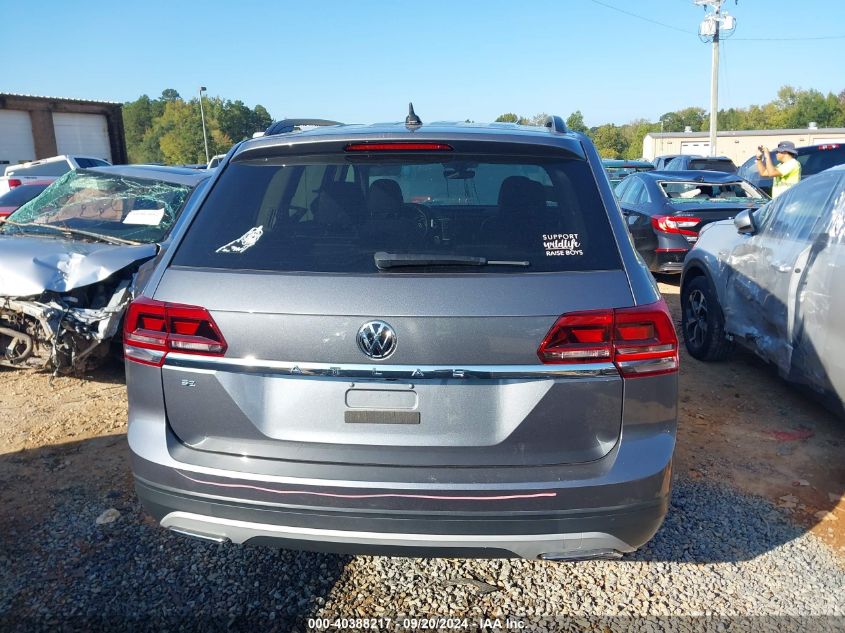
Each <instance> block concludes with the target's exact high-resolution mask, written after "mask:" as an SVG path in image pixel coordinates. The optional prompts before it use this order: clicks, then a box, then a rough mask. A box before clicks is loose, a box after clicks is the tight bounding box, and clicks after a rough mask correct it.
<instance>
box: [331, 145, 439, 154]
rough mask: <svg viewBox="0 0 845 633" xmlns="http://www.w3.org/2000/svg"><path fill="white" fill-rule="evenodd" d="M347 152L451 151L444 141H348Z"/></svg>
mask: <svg viewBox="0 0 845 633" xmlns="http://www.w3.org/2000/svg"><path fill="white" fill-rule="evenodd" d="M344 149H345V150H346V151H347V152H451V151H452V146H451V145H446V143H350V144H349V145H347V146H346V147H345V148H344Z"/></svg>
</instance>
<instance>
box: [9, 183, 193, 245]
mask: <svg viewBox="0 0 845 633" xmlns="http://www.w3.org/2000/svg"><path fill="white" fill-rule="evenodd" d="M190 192H191V187H188V186H185V185H177V184H172V183H167V182H161V181H156V180H146V179H140V178H129V177H126V176H118V175H113V174H104V173H98V172H94V171H87V170H84V169H83V170H77V171H71V172H68V173H67V174H65V175H64V176H62V177H61V178H59V179H58V180H56V181H55V182H54V183H53V184H52V185H50V186H49V187H48V188H47V189H46V190H45V191H44V192H43V193H42V194H41V195H40V196H38V197H37V198H35V199H34V200H31V201H30V202H28V203H26V204H25V205H23V206H22V207H21V208H20V209H18V210H17V211H15V212H14V213H13V214H12V215H11V216H9V218H8V223H6V224H4V225H3V226H2V229H0V230H2V232H3V233H6V234H18V233H27V234H38V235H48V234H55V233H56V229H64V230H67V231H69V232H75V233H77V234H79V235H82V236H85V234H86V233H87V234H89V235H88V237H94V238H96V237H97V236H102V237H105V238H112V239H117V240H122V241H129V242H137V243H150V242H158V241H161V240H162V239H163V238H164V237H165V235H167V232H168V231H169V230H170V228H171V227H172V226H173V224H174V223H175V221H176V218H177V216H178V213H179V210H180V209H181V207H182V205H183V204H184V203H185V200H186V199H187V198H188V195H189V194H190ZM21 225H25V226H21ZM50 227H53V228H50Z"/></svg>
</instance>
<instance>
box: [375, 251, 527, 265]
mask: <svg viewBox="0 0 845 633" xmlns="http://www.w3.org/2000/svg"><path fill="white" fill-rule="evenodd" d="M373 260H374V261H375V263H376V266H377V267H378V269H379V270H385V269H387V268H400V267H402V266H417V267H425V266H530V265H531V262H527V261H508V260H497V259H487V258H486V257H473V256H471V255H427V254H424V253H422V254H420V253H386V252H384V251H379V252H378V253H375V254H374V255H373Z"/></svg>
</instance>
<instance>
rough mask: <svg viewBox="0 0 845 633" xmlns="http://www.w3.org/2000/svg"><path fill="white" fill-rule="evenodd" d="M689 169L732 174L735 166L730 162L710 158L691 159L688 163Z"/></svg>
mask: <svg viewBox="0 0 845 633" xmlns="http://www.w3.org/2000/svg"><path fill="white" fill-rule="evenodd" d="M689 168H690V169H703V170H704V171H724V172H727V173H732V172H735V171H736V165H734V163H733V161H732V160H715V159H712V158H693V159H692V160H691V161H690V162H689Z"/></svg>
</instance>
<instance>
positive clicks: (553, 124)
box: [543, 115, 569, 134]
mask: <svg viewBox="0 0 845 633" xmlns="http://www.w3.org/2000/svg"><path fill="white" fill-rule="evenodd" d="M543 125H544V126H545V127H547V128H549V132H551V133H552V134H566V133H567V132H568V131H569V128H568V127H566V123H564V122H563V119H561V118H560V117H559V116H557V115H551V116H547V117H546V122H545V123H543Z"/></svg>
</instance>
